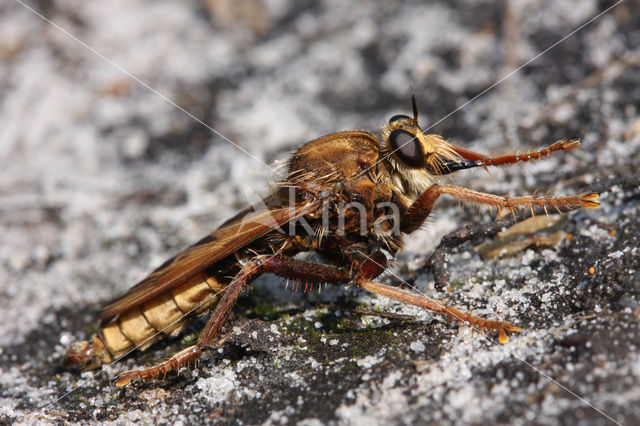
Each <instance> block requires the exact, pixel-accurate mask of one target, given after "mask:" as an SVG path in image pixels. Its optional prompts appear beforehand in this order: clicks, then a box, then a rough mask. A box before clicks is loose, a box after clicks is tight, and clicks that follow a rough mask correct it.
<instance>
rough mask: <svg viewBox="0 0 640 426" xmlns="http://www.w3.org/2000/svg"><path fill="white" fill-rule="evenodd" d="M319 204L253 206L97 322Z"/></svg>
mask: <svg viewBox="0 0 640 426" xmlns="http://www.w3.org/2000/svg"><path fill="white" fill-rule="evenodd" d="M264 201H265V203H266V204H267V206H269V205H273V204H274V203H277V201H276V200H275V197H274V196H271V197H269V198H267V199H265V200H264ZM277 204H281V203H277ZM319 205H320V203H319V202H318V201H308V202H303V203H300V204H298V205H296V206H293V207H277V208H265V209H262V210H261V211H257V212H256V211H255V210H254V208H253V207H249V208H247V209H245V210H243V211H242V212H240V213H239V214H237V215H236V216H234V217H233V218H231V219H229V220H228V221H226V222H225V223H223V224H222V225H221V226H220V227H219V228H218V229H216V230H215V231H213V232H212V233H211V234H209V235H207V236H206V237H205V238H203V239H202V240H200V241H198V242H197V243H195V244H194V245H192V246H190V247H188V248H187V249H186V250H184V251H183V252H181V253H179V254H177V255H176V256H174V257H172V258H171V259H169V260H167V261H166V262H165V263H163V264H162V265H161V266H160V267H159V268H157V269H156V270H154V271H153V272H152V273H151V274H150V275H149V276H148V277H147V278H145V279H143V280H142V281H140V282H139V283H138V284H136V285H135V286H134V287H132V288H131V289H130V290H129V291H128V292H127V293H125V294H124V295H123V296H122V297H120V298H118V299H116V300H114V301H112V302H110V303H109V304H107V305H106V306H105V307H104V308H102V311H100V314H99V318H100V320H101V321H102V322H103V323H104V322H108V321H110V320H111V319H112V318H113V317H115V316H116V315H118V314H120V313H122V312H125V311H127V310H129V309H131V308H133V307H135V306H138V305H140V304H141V303H144V302H146V301H148V300H150V299H152V298H154V297H157V296H159V295H161V294H163V293H166V292H167V291H169V290H171V289H173V288H175V287H178V286H179V285H181V284H183V283H185V282H186V281H188V280H190V279H191V278H193V277H194V276H196V275H197V274H199V273H200V272H202V271H204V270H205V269H207V268H208V267H210V266H211V265H213V264H214V263H216V262H218V261H220V260H222V259H223V258H225V257H227V256H228V255H230V254H232V253H234V252H235V251H237V250H239V249H241V248H242V247H244V246H246V245H247V244H249V243H251V242H253V241H255V240H257V239H258V238H260V237H262V236H264V235H266V234H268V233H269V232H271V231H273V230H274V229H275V228H277V227H280V226H281V225H284V224H286V223H288V222H290V221H292V220H294V219H296V218H298V217H300V216H303V215H305V214H307V213H309V212H311V211H313V210H315V209H317V208H318V206H319Z"/></svg>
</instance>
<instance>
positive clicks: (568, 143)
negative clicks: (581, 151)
mask: <svg viewBox="0 0 640 426" xmlns="http://www.w3.org/2000/svg"><path fill="white" fill-rule="evenodd" d="M579 146H580V138H570V139H561V140H559V141H556V142H554V143H552V144H551V145H549V146H547V147H544V148H542V149H538V150H536V151H533V152H527V153H526V154H518V153H516V154H507V155H500V156H497V157H491V156H488V155H484V154H480V153H478V152H475V151H471V150H469V149H466V148H462V147H460V146H455V145H453V146H452V148H453V150H454V151H455V152H456V153H457V154H458V155H459V156H461V157H462V158H464V159H465V160H469V161H480V162H482V163H483V165H484V166H506V165H508V164H516V163H521V162H528V161H531V160H538V159H541V158H543V157H548V156H550V155H551V154H553V153H554V152H557V151H569V150H571V149H575V148H577V147H579Z"/></svg>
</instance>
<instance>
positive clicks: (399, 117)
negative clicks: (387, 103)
mask: <svg viewBox="0 0 640 426" xmlns="http://www.w3.org/2000/svg"><path fill="white" fill-rule="evenodd" d="M411 120H413V119H412V118H411V117H409V116H407V115H403V114H398V115H394V116H393V117H391V118H390V119H389V124H391V123H395V122H397V121H411Z"/></svg>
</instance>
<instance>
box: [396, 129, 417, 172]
mask: <svg viewBox="0 0 640 426" xmlns="http://www.w3.org/2000/svg"><path fill="white" fill-rule="evenodd" d="M389 145H391V149H392V150H393V153H394V154H395V155H396V156H397V157H398V158H399V159H400V161H402V162H403V163H404V164H406V165H407V166H409V167H414V168H422V167H425V161H424V153H423V152H422V146H421V145H420V141H419V140H418V138H417V137H416V135H414V134H413V133H410V132H408V131H406V130H402V129H397V130H394V131H393V132H391V134H390V135H389Z"/></svg>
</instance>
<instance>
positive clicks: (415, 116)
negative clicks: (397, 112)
mask: <svg viewBox="0 0 640 426" xmlns="http://www.w3.org/2000/svg"><path fill="white" fill-rule="evenodd" d="M411 107H412V108H413V124H415V125H416V126H417V125H418V103H417V102H416V95H415V94H411Z"/></svg>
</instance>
